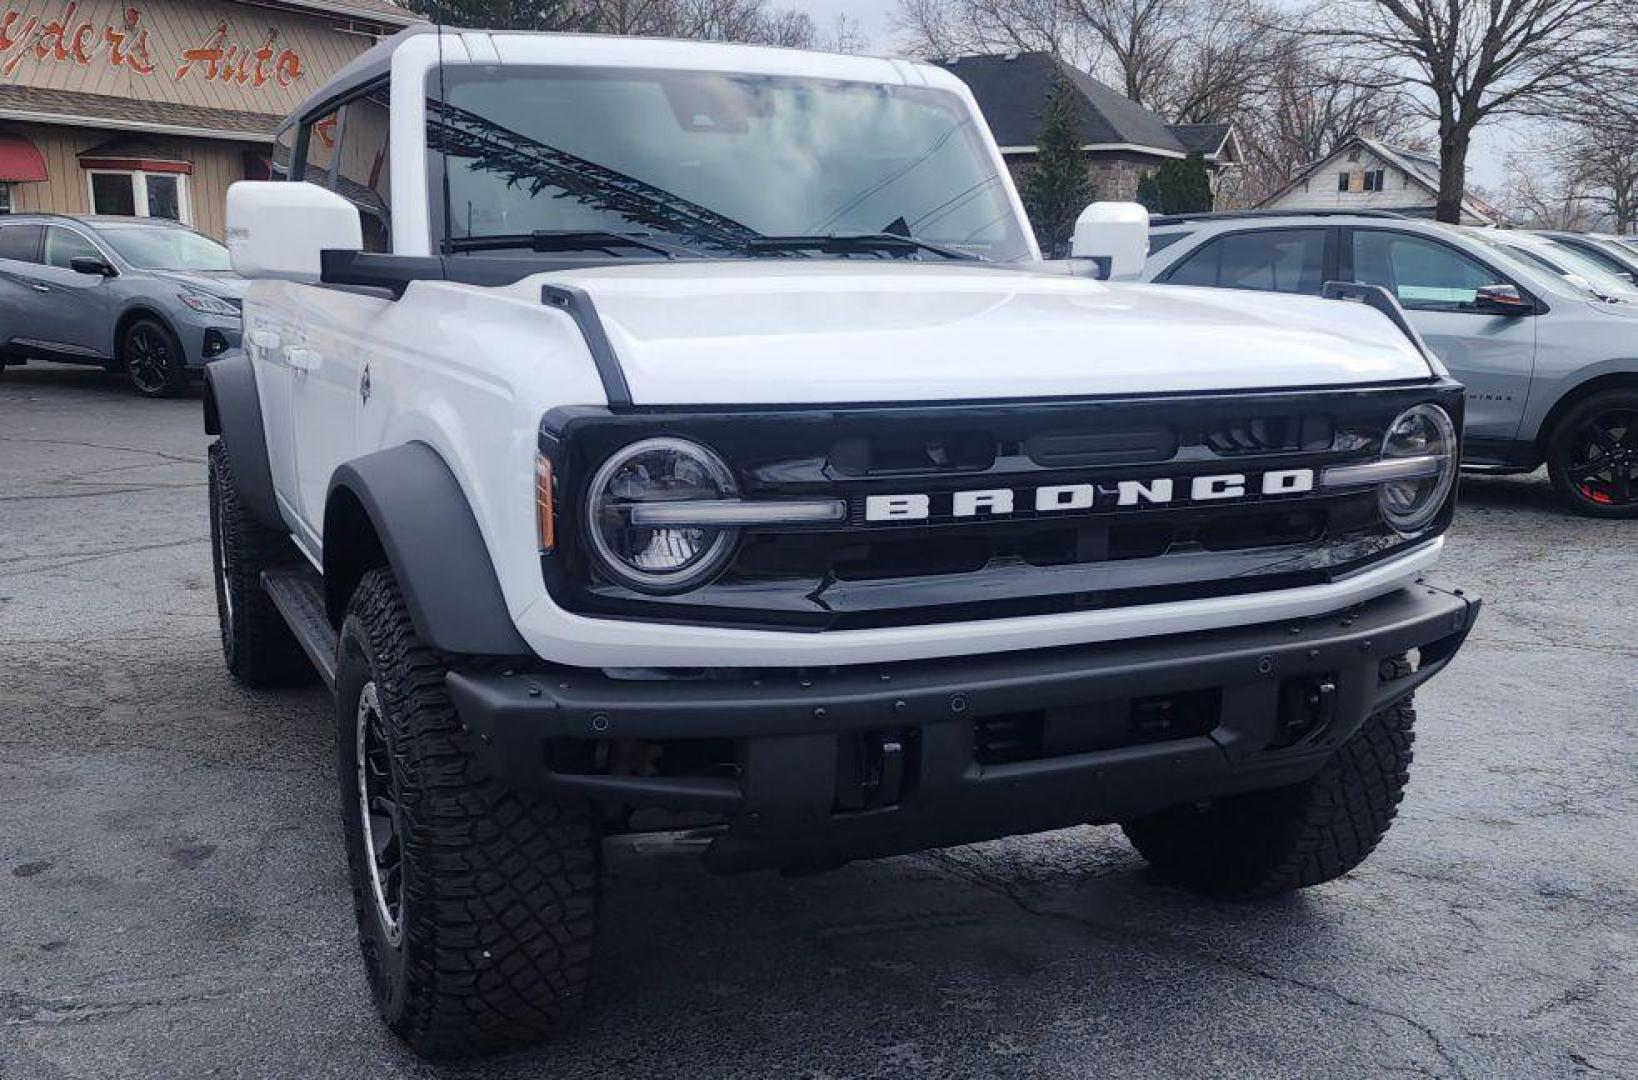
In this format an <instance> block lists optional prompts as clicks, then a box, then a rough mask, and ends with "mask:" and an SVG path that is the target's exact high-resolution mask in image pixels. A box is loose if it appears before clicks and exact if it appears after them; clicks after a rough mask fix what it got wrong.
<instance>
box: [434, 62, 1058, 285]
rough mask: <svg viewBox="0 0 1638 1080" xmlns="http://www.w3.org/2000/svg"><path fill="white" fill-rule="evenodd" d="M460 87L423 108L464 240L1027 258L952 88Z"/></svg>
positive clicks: (487, 73)
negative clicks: (848, 240)
mask: <svg viewBox="0 0 1638 1080" xmlns="http://www.w3.org/2000/svg"><path fill="white" fill-rule="evenodd" d="M446 80H447V82H446V85H445V87H444V90H443V93H444V95H445V101H444V103H443V104H440V103H439V102H438V101H437V100H429V101H428V102H427V112H428V125H429V129H428V132H427V145H428V151H429V154H428V156H429V165H430V168H429V171H428V179H429V183H430V187H431V196H432V201H433V205H434V207H440V204H441V202H442V198H441V195H442V176H441V175H440V170H441V168H442V157H441V154H440V153H439V150H440V148H442V147H447V148H448V161H449V188H448V190H449V206H450V214H449V219H450V233H451V235H452V236H453V237H455V238H462V237H481V236H498V235H521V234H529V233H533V232H536V231H574V232H613V233H640V234H646V235H650V236H658V237H661V238H664V239H666V240H670V241H681V242H683V243H687V244H691V245H696V246H703V247H705V248H708V249H710V250H709V251H708V252H705V253H709V254H713V255H720V254H730V253H742V254H743V253H747V252H748V251H749V245H748V242H754V241H755V240H756V239H757V238H758V237H768V236H816V235H834V234H872V235H874V234H881V233H891V234H895V235H898V236H914V237H916V238H917V239H919V240H923V241H926V242H929V243H933V244H937V245H940V246H942V247H946V248H950V249H954V250H956V251H959V252H963V253H966V254H970V255H976V256H980V257H983V258H988V259H999V260H1015V259H1021V258H1024V257H1026V256H1027V255H1028V254H1029V247H1028V242H1027V241H1026V240H1025V238H1024V234H1023V231H1022V227H1021V222H1020V220H1019V216H1018V215H1017V214H1016V213H1014V211H1013V207H1012V203H1011V201H1010V199H1009V198H1008V195H1007V189H1006V185H1005V184H1004V182H1003V180H1002V177H1001V175H1000V172H999V170H998V168H997V166H996V164H995V162H994V160H993V159H992V155H991V154H990V153H989V150H988V142H987V140H986V139H984V138H983V136H982V135H981V133H980V132H979V131H978V130H977V129H976V128H975V126H974V117H973V116H972V114H970V113H969V112H968V111H967V109H966V108H965V107H964V105H963V103H962V101H961V99H960V98H958V97H957V96H956V95H954V94H950V93H947V92H944V91H939V90H930V89H927V88H924V87H899V86H881V85H877V84H874V83H852V82H834V81H828V80H819V79H789V78H774V77H768V76H757V75H739V74H734V75H728V74H716V73H707V72H676V71H665V72H655V71H635V70H625V69H622V70H612V71H610V70H600V69H584V68H532V67H504V68H489V69H465V70H463V69H456V68H451V69H448V71H447V73H446ZM432 89H433V92H434V93H436V92H437V85H436V83H434V84H433V87H432ZM434 229H435V233H441V232H442V231H443V230H442V227H441V223H440V224H438V225H435V226H434ZM437 239H438V237H437V236H436V235H435V236H434V240H435V241H436V240H437Z"/></svg>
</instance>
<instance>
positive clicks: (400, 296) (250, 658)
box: [205, 29, 1477, 1057]
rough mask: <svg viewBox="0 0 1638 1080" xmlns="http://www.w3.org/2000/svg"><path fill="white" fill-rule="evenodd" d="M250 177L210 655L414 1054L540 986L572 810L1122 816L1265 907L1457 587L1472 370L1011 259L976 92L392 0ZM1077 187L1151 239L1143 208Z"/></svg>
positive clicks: (551, 998) (577, 987) (1319, 314)
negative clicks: (309, 788) (383, 25)
mask: <svg viewBox="0 0 1638 1080" xmlns="http://www.w3.org/2000/svg"><path fill="white" fill-rule="evenodd" d="M275 166H276V172H277V175H278V178H277V179H275V180H273V181H269V182H262V183H243V184H238V185H235V186H234V188H233V189H232V190H231V191H230V193H229V204H228V221H229V237H228V239H229V246H230V248H231V249H232V253H233V259H234V264H235V266H236V267H237V268H238V269H239V270H240V271H241V272H242V273H244V274H246V275H247V276H249V277H250V278H252V279H254V280H253V283H252V284H251V286H250V289H249V293H248V296H247V298H246V300H245V305H244V319H245V335H244V341H245V348H244V352H243V353H242V354H230V355H227V356H224V357H222V358H220V359H218V360H216V361H215V362H213V363H212V364H211V365H210V367H209V368H208V372H207V373H208V389H207V394H206V399H205V423H206V428H207V430H208V431H209V432H211V433H212V434H217V435H219V436H220V438H219V439H218V441H217V442H216V443H215V444H214V445H213V446H212V447H211V451H210V505H211V514H212V520H211V525H212V530H211V532H212V541H213V543H212V550H213V555H214V560H215V569H216V581H217V589H218V599H219V607H220V615H221V629H222V644H223V650H224V653H225V655H226V659H227V665H228V667H229V669H230V670H231V671H232V672H233V674H234V675H235V676H237V677H238V678H239V679H241V680H243V681H244V682H246V683H248V684H251V685H267V684H273V683H278V682H281V681H287V680H291V679H293V678H299V677H303V676H306V677H311V675H312V673H313V672H314V671H315V670H316V671H317V673H318V675H319V676H321V677H322V678H323V680H324V681H325V682H326V683H328V684H329V685H330V686H331V687H332V688H333V690H334V693H335V717H336V732H337V740H336V751H337V752H336V760H337V767H338V768H337V772H338V779H339V782H340V787H341V792H342V802H343V807H344V814H345V835H346V843H347V853H348V863H349V866H350V873H351V882H352V889H353V895H354V900H355V907H356V912H357V916H358V923H359V932H360V939H361V942H362V947H363V954H364V960H365V964H366V967H367V969H368V973H369V979H370V983H371V986H372V988H373V992H374V994H375V998H376V1002H377V1004H378V1005H379V1007H380V1010H381V1012H382V1014H383V1015H384V1017H385V1018H386V1021H387V1023H388V1024H389V1025H390V1026H391V1028H392V1029H393V1030H394V1031H396V1032H398V1033H399V1034H400V1035H401V1036H403V1037H404V1038H405V1039H406V1040H407V1041H408V1042H409V1043H410V1044H411V1045H412V1046H413V1047H414V1048H415V1049H416V1050H418V1051H420V1052H422V1053H424V1054H427V1055H430V1056H435V1057H452V1056H462V1055H468V1054H476V1053H483V1052H487V1051H492V1050H496V1049H500V1048H505V1047H509V1046H513V1045H516V1044H518V1043H521V1042H525V1041H528V1040H530V1039H534V1038H537V1037H539V1036H541V1035H543V1034H545V1033H547V1032H548V1031H549V1030H550V1029H551V1028H552V1027H553V1025H554V1024H555V1023H557V1022H558V1021H559V1020H560V1019H561V1018H562V1017H563V1016H564V1015H565V1014H566V1013H568V1012H569V1011H571V1010H572V1009H573V1008H574V1007H575V1006H576V1005H577V1004H579V1002H580V1000H581V998H582V996H583V995H584V993H585V990H586V986H587V981H588V973H589V971H590V968H591V962H592V953H593V939H594V936H595V927H596V918H597V898H598V869H599V862H600V845H601V843H602V840H603V838H604V837H606V836H610V835H614V834H619V833H631V832H638V831H648V830H667V829H669V830H675V829H678V828H685V827H686V828H691V829H697V830H700V832H699V837H700V839H701V840H702V842H703V841H704V840H707V839H708V841H709V846H707V847H705V849H704V855H703V857H704V859H705V861H706V863H707V864H708V865H709V866H710V867H711V868H712V869H716V870H723V871H733V870H746V869H756V868H768V869H780V870H789V871H802V870H811V869H823V868H827V867H832V866H836V865H839V864H841V863H843V862H845V861H847V860H850V859H859V858H871V857H877V856H886V855H894V854H900V853H906V852H914V851H918V850H922V849H926V848H931V847H938V846H943V845H951V844H960V843H965V842H968V841H974V840H980V839H987V838H994V837H1001V836H1007V835H1012V834H1018V833H1025V832H1033V831H1039V830H1046V829H1055V828H1061V827H1065V826H1070V825H1076V824H1082V823H1119V824H1120V825H1121V826H1122V827H1123V828H1124V830H1125V832H1126V834H1127V835H1128V836H1129V837H1130V838H1131V841H1132V842H1133V844H1135V845H1136V848H1137V850H1138V851H1139V852H1140V853H1141V854H1142V856H1143V857H1144V858H1146V859H1147V860H1148V861H1149V862H1150V863H1152V864H1153V866H1154V867H1155V869H1156V870H1157V872H1159V873H1160V874H1162V875H1164V876H1166V877H1168V878H1171V879H1173V880H1177V881H1181V882H1183V883H1186V884H1189V885H1192V886H1194V887H1196V888H1199V889H1201V890H1205V891H1208V892H1211V893H1214V894H1220V895H1233V896H1254V895H1260V894H1267V893H1271V892H1277V891H1281V890H1287V889H1294V888H1300V887H1303V886H1307V885H1313V884H1315V883H1318V882H1322V881H1327V880H1329V879H1331V878H1334V877H1336V876H1337V875H1339V874H1342V873H1344V872H1346V871H1348V870H1349V869H1351V868H1353V867H1354V866H1356V865H1358V864H1359V862H1360V861H1361V860H1362V859H1364V858H1365V856H1366V855H1367V854H1368V853H1369V852H1370V850H1371V849H1372V848H1373V847H1374V846H1375V844H1376V843H1377V841H1378V840H1379V839H1380V838H1381V836H1382V835H1383V833H1384V832H1385V831H1386V830H1387V828H1388V826H1389V823H1390V821H1391V820H1392V819H1393V816H1394V812H1395V807H1396V805H1397V803H1398V802H1399V800H1400V797H1401V793H1402V791H1403V789H1404V786H1405V783H1406V775H1407V769H1408V767H1409V765H1410V760H1411V738H1412V721H1413V713H1412V710H1411V693H1412V690H1413V689H1414V688H1415V687H1416V686H1418V685H1419V684H1420V683H1421V682H1423V681H1424V680H1426V679H1427V678H1429V677H1430V676H1431V675H1433V674H1434V673H1435V672H1437V671H1439V670H1440V669H1441V668H1442V667H1444V666H1445V665H1446V664H1447V663H1448V662H1449V661H1450V659H1451V657H1452V656H1453V655H1454V654H1455V652H1456V650H1457V648H1458V647H1459V645H1460V644H1461V642H1462V641H1463V639H1464V638H1465V636H1466V635H1467V633H1468V630H1469V628H1470V627H1471V626H1472V625H1473V621H1474V618H1475V616H1476V614H1477V603H1476V602H1475V601H1474V600H1473V599H1472V598H1470V597H1464V596H1463V595H1462V594H1461V593H1460V592H1459V591H1450V590H1446V589H1443V588H1439V587H1436V586H1434V585H1432V584H1429V583H1428V582H1427V581H1426V580H1425V579H1424V577H1423V575H1424V572H1425V571H1427V570H1428V568H1429V567H1430V566H1431V565H1432V564H1433V563H1434V561H1435V559H1437V558H1438V556H1439V552H1440V548H1441V546H1442V545H1443V543H1444V540H1443V533H1444V532H1445V530H1446V528H1447V526H1448V525H1449V523H1450V520H1451V515H1452V511H1453V503H1454V488H1455V483H1456V471H1457V462H1458V460H1459V455H1460V446H1459V432H1460V430H1461V422H1462V393H1461V388H1460V387H1459V386H1457V385H1456V384H1455V383H1453V382H1452V381H1451V380H1450V379H1449V377H1448V376H1447V375H1446V374H1445V373H1444V372H1443V371H1442V370H1441V369H1440V367H1439V366H1438V364H1437V362H1436V361H1434V360H1432V359H1431V358H1430V356H1429V354H1428V353H1427V352H1426V351H1425V350H1424V349H1423V348H1422V346H1421V344H1420V342H1419V341H1418V340H1417V339H1416V337H1415V335H1414V333H1412V332H1409V331H1408V329H1406V328H1405V327H1404V326H1403V325H1402V318H1401V317H1400V316H1399V313H1398V311H1397V308H1395V307H1394V306H1393V304H1392V301H1391V300H1389V299H1388V298H1387V297H1386V295H1385V294H1382V293H1380V292H1379V291H1376V290H1372V289H1369V288H1360V287H1358V286H1347V287H1338V288H1336V289H1334V290H1332V291H1333V292H1334V293H1337V294H1338V296H1337V297H1333V298H1301V297H1281V296H1271V295H1267V294H1259V293H1252V292H1229V291H1219V290H1191V289H1182V288H1169V287H1150V286H1142V285H1127V284H1121V283H1118V282H1114V283H1111V282H1105V281H1100V280H1095V279H1094V278H1093V277H1092V276H1090V275H1088V276H1079V275H1063V274H1057V275H1054V274H1050V273H1045V272H1040V269H1041V266H1040V262H1039V252H1038V251H1037V249H1036V246H1035V243H1034V241H1033V240H1032V239H1031V234H1030V229H1029V225H1028V223H1027V221H1026V220H1025V217H1024V214H1023V212H1022V209H1021V206H1020V203H1019V200H1018V196H1017V193H1016V191H1015V190H1014V187H1013V184H1012V181H1011V180H1010V179H1009V176H1008V172H1007V167H1006V165H1005V163H1004V162H1003V161H1002V158H1001V155H1000V153H999V151H998V149H997V147H996V146H995V144H994V142H993V140H992V139H991V138H990V135H989V132H988V129H987V128H986V126H985V124H984V121H983V119H982V118H981V117H980V115H979V113H978V111H977V108H976V106H975V105H974V102H973V99H972V97H971V96H970V95H969V94H968V92H967V91H966V89H965V88H964V87H963V86H962V85H961V84H960V83H959V82H958V81H956V80H955V79H954V78H953V77H952V76H950V75H949V74H947V73H945V72H943V71H941V70H939V69H937V68H933V67H924V66H919V65H915V64H910V63H905V62H900V61H895V60H885V59H871V58H864V57H856V56H833V55H824V54H818V53H808V52H796V51H785V50H777V49H766V48H751V47H743V46H732V45H718V44H695V43H679V42H668V41H654V40H625V39H617V38H588V37H572V36H556V35H531V34H516V33H493V34H491V33H471V32H459V33H457V32H447V31H446V32H443V33H439V32H437V31H434V30H431V29H425V30H421V31H408V32H406V33H404V34H401V35H399V36H397V37H395V38H392V39H390V40H388V41H385V42H382V43H381V44H379V45H377V46H376V47H374V48H373V49H371V50H370V51H369V52H367V53H365V54H363V55H362V56H361V57H360V58H359V59H358V60H356V61H355V62H354V63H353V64H352V65H351V66H349V67H348V68H347V69H345V70H344V71H343V72H342V73H341V74H340V75H338V76H337V77H336V78H335V79H334V80H332V81H331V82H330V83H329V84H328V85H326V86H325V87H324V88H323V89H322V90H320V91H319V92H318V93H317V95H316V96H314V97H313V98H312V100H311V101H310V102H309V103H308V104H306V105H305V106H303V107H302V109H301V110H300V111H299V112H297V113H296V115H295V116H294V117H292V118H291V120H290V122H289V124H288V126H287V127H286V128H285V129H284V130H283V132H282V133H281V134H280V136H279V142H278V150H277V155H276V160H275ZM1085 225H1086V227H1085V228H1084V229H1083V230H1082V232H1081V235H1080V236H1079V237H1078V238H1077V246H1076V255H1077V256H1078V257H1079V256H1085V261H1086V262H1087V263H1089V264H1092V265H1100V264H1101V265H1104V266H1105V267H1106V268H1107V269H1109V270H1112V271H1114V273H1115V276H1117V277H1118V276H1120V274H1121V273H1123V272H1126V271H1128V270H1135V269H1136V268H1137V267H1140V266H1141V263H1142V256H1143V251H1144V248H1145V245H1146V243H1147V240H1146V229H1147V221H1146V219H1145V218H1142V217H1141V216H1139V217H1137V218H1136V219H1133V218H1132V217H1131V215H1130V214H1128V213H1124V212H1123V211H1122V208H1121V207H1119V206H1115V207H1094V208H1093V209H1092V210H1091V211H1089V214H1088V216H1087V217H1086V219H1085ZM1350 300H1351V301H1354V302H1345V301H1350ZM1359 301H1363V302H1359Z"/></svg>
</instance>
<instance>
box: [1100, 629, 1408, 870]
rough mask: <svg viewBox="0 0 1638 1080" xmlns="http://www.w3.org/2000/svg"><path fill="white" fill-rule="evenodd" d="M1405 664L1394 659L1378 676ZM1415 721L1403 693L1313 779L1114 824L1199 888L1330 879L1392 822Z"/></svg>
mask: <svg viewBox="0 0 1638 1080" xmlns="http://www.w3.org/2000/svg"><path fill="white" fill-rule="evenodd" d="M1410 672H1411V668H1410V664H1409V663H1408V662H1407V661H1406V660H1405V658H1404V657H1395V658H1394V659H1392V660H1387V661H1384V662H1383V663H1382V665H1381V670H1380V677H1381V679H1382V681H1384V682H1390V681H1393V680H1396V679H1401V678H1404V677H1405V676H1406V675H1409V674H1410ZM1415 725H1416V709H1415V707H1414V706H1413V705H1412V703H1411V699H1410V698H1409V697H1406V698H1404V699H1402V700H1400V701H1398V702H1395V703H1394V704H1392V705H1389V706H1388V707H1387V708H1386V709H1383V710H1382V711H1381V712H1378V713H1374V714H1372V715H1371V716H1370V717H1369V718H1367V719H1366V721H1365V723H1364V724H1363V725H1362V726H1361V727H1360V729H1359V730H1358V731H1356V732H1355V733H1354V734H1353V735H1352V736H1351V737H1350V738H1349V739H1348V740H1347V741H1346V742H1345V743H1343V744H1342V746H1341V747H1339V748H1338V749H1337V751H1336V753H1335V754H1333V755H1332V757H1331V759H1330V760H1329V761H1327V762H1326V763H1325V766H1324V768H1322V769H1321V770H1320V771H1319V773H1317V774H1316V775H1315V776H1314V777H1313V778H1312V779H1309V780H1304V781H1302V782H1301V783H1298V784H1292V785H1290V786H1288V787H1283V788H1273V789H1271V790H1268V791H1253V792H1249V793H1247V794H1244V795H1231V796H1228V797H1226V798H1222V799H1215V800H1213V801H1211V802H1209V803H1205V804H1194V803H1190V804H1186V805H1183V806H1174V807H1171V808H1169V809H1166V810H1162V811H1160V812H1159V813H1155V814H1150V815H1148V816H1147V817H1142V818H1138V819H1136V820H1133V821H1124V822H1122V823H1121V828H1122V829H1123V830H1125V832H1126V837H1127V839H1129V840H1130V841H1131V842H1132V846H1133V847H1135V848H1137V850H1138V854H1140V855H1142V856H1143V857H1144V858H1145V859H1147V860H1148V862H1149V865H1150V866H1152V867H1154V869H1155V870H1156V871H1157V872H1158V873H1159V874H1160V876H1161V877H1163V878H1166V879H1169V880H1171V881H1174V882H1177V883H1178V884H1180V885H1183V886H1185V887H1188V888H1192V889H1195V890H1196V891H1199V892H1202V893H1206V894H1207V895H1211V896H1221V897H1226V898H1230V899H1251V898H1254V897H1260V896H1273V895H1275V894H1277V893H1282V892H1289V891H1291V890H1292V889H1303V888H1307V887H1309V886H1311V885H1319V884H1321V883H1323V882H1327V881H1332V880H1334V879H1336V878H1339V877H1341V876H1342V875H1343V874H1346V873H1347V872H1348V871H1350V870H1352V869H1353V868H1354V867H1356V866H1358V865H1359V864H1360V863H1362V862H1364V861H1365V857H1366V856H1367V855H1369V854H1370V853H1371V852H1372V851H1373V850H1374V849H1375V848H1376V845H1377V843H1378V842H1379V841H1381V839H1382V837H1383V836H1384V835H1386V834H1387V831H1388V826H1390V825H1392V824H1393V819H1394V815H1395V814H1396V813H1397V812H1398V810H1399V801H1400V799H1401V798H1403V797H1404V793H1405V784H1406V783H1407V781H1408V780H1409V779H1410V764H1411V743H1412V741H1413V740H1414V739H1415Z"/></svg>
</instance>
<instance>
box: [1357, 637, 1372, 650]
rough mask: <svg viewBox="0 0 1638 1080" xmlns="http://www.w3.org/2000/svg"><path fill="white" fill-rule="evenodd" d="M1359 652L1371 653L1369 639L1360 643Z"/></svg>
mask: <svg viewBox="0 0 1638 1080" xmlns="http://www.w3.org/2000/svg"><path fill="white" fill-rule="evenodd" d="M1359 651H1360V652H1370V651H1371V642H1370V640H1369V639H1367V640H1365V641H1361V642H1360V643H1359Z"/></svg>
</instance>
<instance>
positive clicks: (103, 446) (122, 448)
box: [0, 435, 205, 465]
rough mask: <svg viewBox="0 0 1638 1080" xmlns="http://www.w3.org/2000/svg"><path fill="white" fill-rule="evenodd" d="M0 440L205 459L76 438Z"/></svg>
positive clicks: (202, 461) (3, 437)
mask: <svg viewBox="0 0 1638 1080" xmlns="http://www.w3.org/2000/svg"><path fill="white" fill-rule="evenodd" d="M0 442H12V443H34V444H36V445H40V446H78V447H82V448H84V449H87V450H117V451H119V452H121V453H125V454H152V455H153V456H154V457H156V458H162V459H163V460H165V461H180V462H184V463H186V464H189V465H203V464H205V459H204V458H202V457H193V456H191V455H188V454H172V453H167V452H166V451H164V450H149V449H147V448H146V447H141V446H114V445H112V444H110V443H95V442H82V441H80V440H78V439H35V438H30V437H28V436H25V435H0Z"/></svg>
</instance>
